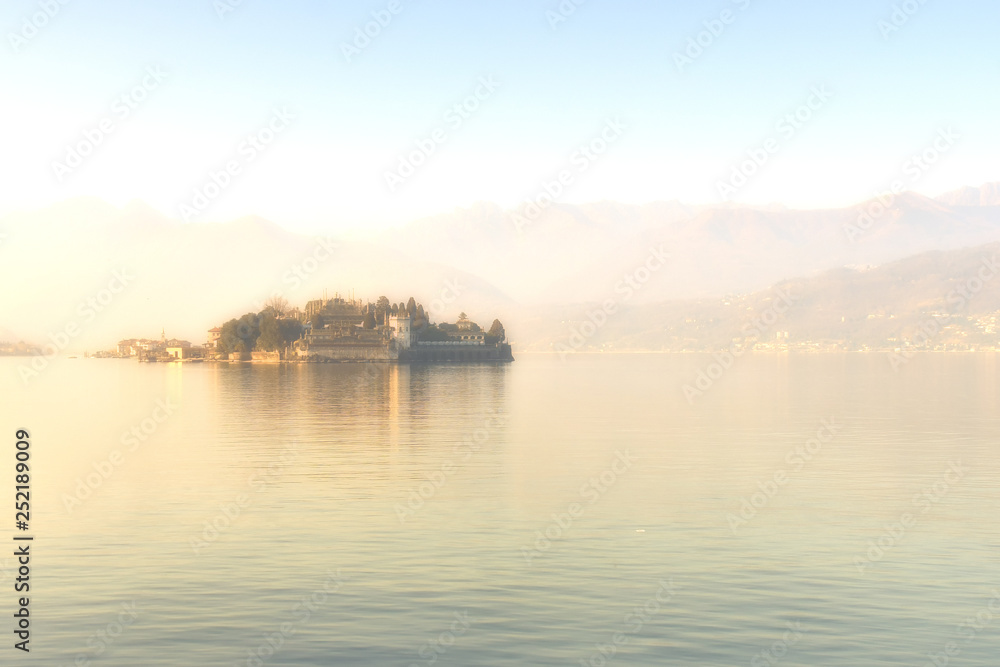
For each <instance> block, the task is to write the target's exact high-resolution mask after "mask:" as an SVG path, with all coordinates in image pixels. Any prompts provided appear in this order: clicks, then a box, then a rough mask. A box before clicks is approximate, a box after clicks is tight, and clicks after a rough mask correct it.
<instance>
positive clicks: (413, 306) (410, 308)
mask: <svg viewBox="0 0 1000 667" xmlns="http://www.w3.org/2000/svg"><path fill="white" fill-rule="evenodd" d="M406 312H407V313H409V314H410V317H416V315H417V300H416V299H414V298H413V297H412V296H411V297H410V300H409V301H407V302H406Z"/></svg>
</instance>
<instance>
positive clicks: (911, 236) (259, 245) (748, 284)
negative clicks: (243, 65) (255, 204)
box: [0, 184, 1000, 351]
mask: <svg viewBox="0 0 1000 667" xmlns="http://www.w3.org/2000/svg"><path fill="white" fill-rule="evenodd" d="M969 190H970V192H971V189H969ZM997 190H998V188H997V185H996V184H993V185H987V186H983V187H982V188H980V189H978V190H976V191H975V192H978V193H979V194H978V199H976V197H974V196H973V195H972V194H970V192H966V191H965V190H963V191H961V193H959V194H956V193H951V194H949V195H945V196H942V197H940V198H938V199H929V198H926V197H922V196H919V195H915V194H904V195H901V196H899V197H896V198H894V200H893V201H892V202H888V203H889V207H888V209H885V208H883V207H882V204H881V203H879V202H877V201H871V202H865V203H863V204H860V205H859V206H856V207H852V208H847V209H837V210H817V211H801V210H791V209H785V208H781V207H767V208H761V207H745V206H736V205H725V206H700V207H695V206H687V205H684V204H681V203H678V202H658V203H652V204H647V205H643V206H633V205H625V204H616V203H612V202H602V203H595V204H588V205H582V206H575V205H565V204H559V205H553V206H551V207H549V208H548V209H546V210H544V211H543V212H542V213H541V215H539V216H537V217H535V218H532V217H530V215H529V212H528V211H525V210H524V209H522V210H520V211H518V212H515V211H508V210H504V209H502V208H500V207H497V206H495V205H492V204H480V205H477V206H474V207H472V208H469V209H456V210H454V211H452V212H450V213H447V214H442V215H439V216H435V217H431V218H425V219H421V220H417V221H414V222H413V223H411V224H409V225H406V226H404V227H402V228H400V229H396V230H392V231H388V232H382V233H379V234H375V235H368V236H364V237H362V236H358V235H355V236H351V237H341V238H337V237H334V238H323V239H317V238H311V237H307V236H302V235H299V234H294V233H291V232H289V231H287V230H284V229H282V228H281V227H279V226H277V225H275V224H273V223H271V222H269V221H267V220H264V219H261V218H244V219H240V220H235V221H232V222H228V223H225V224H209V223H192V224H185V223H181V222H179V221H177V220H172V219H168V218H165V217H163V216H162V215H160V214H159V213H157V212H156V211H155V210H153V209H152V208H150V207H148V206H146V205H144V204H142V203H140V202H134V203H132V204H129V205H127V206H125V207H123V208H117V207H114V206H111V205H109V204H107V203H104V202H101V201H98V200H94V199H75V200H70V201H66V202H63V203H61V204H59V205H56V206H53V207H50V208H48V209H44V210H40V211H29V212H21V213H16V214H12V215H8V216H6V217H4V218H3V219H0V233H3V234H4V235H5V238H4V239H3V240H2V243H0V266H2V267H3V275H4V277H5V281H4V284H5V288H4V290H3V291H2V292H0V328H4V329H8V330H11V331H13V332H17V334H18V335H19V336H21V337H24V338H25V339H26V340H28V341H29V342H45V340H46V339H47V338H48V335H49V334H50V333H53V332H56V331H61V330H64V329H65V328H66V326H67V325H72V324H76V325H78V326H79V327H80V333H79V334H78V335H77V336H76V337H75V338H74V341H73V343H74V351H79V350H81V349H95V348H98V347H101V348H103V347H107V346H109V345H111V344H112V343H114V342H115V341H117V340H119V339H120V338H123V337H132V336H137V337H142V336H158V335H159V333H160V331H161V329H163V328H165V329H166V333H167V335H168V336H175V337H180V338H187V339H189V340H191V341H193V342H201V341H203V340H204V339H205V331H206V330H207V329H208V328H210V327H212V326H215V325H218V324H220V323H222V322H223V321H224V320H226V319H229V318H230V317H234V316H239V315H241V314H242V313H244V312H247V311H249V310H259V309H260V308H261V304H262V302H263V301H264V300H265V299H266V298H267V297H268V296H269V295H271V294H272V293H275V292H278V293H280V294H281V295H282V296H284V297H285V298H287V299H288V300H289V302H291V304H292V305H296V306H300V307H301V306H303V305H304V304H305V302H306V301H308V300H310V299H314V298H319V297H320V296H321V295H322V294H323V291H324V290H328V293H329V295H331V296H332V295H333V293H334V292H335V291H339V292H340V293H341V294H347V293H349V292H350V291H351V290H354V291H355V293H356V294H357V295H358V296H359V297H362V298H366V299H370V300H374V299H375V298H377V297H378V296H379V295H382V294H384V295H386V296H388V297H389V298H390V299H391V300H393V301H400V300H405V299H407V298H408V297H409V296H414V297H415V298H417V300H418V301H421V302H422V303H423V304H424V305H425V307H428V308H431V307H432V305H433V304H435V300H436V299H437V300H438V301H437V302H436V305H437V307H436V308H435V309H434V311H433V317H434V319H436V320H442V319H446V320H453V319H454V318H455V316H456V315H457V314H458V312H459V311H461V310H465V311H467V312H468V313H469V315H470V316H471V317H472V318H473V319H478V320H481V321H482V320H486V321H485V322H484V323H485V324H488V323H489V321H490V320H491V319H492V317H499V318H500V319H501V320H503V321H504V323H505V324H506V325H507V329H508V331H510V332H511V334H512V336H513V337H514V338H515V339H516V340H518V341H519V342H521V343H524V344H529V343H538V344H540V345H544V344H546V341H548V342H551V341H552V340H553V339H554V338H553V336H555V337H558V336H559V335H562V334H560V333H559V327H560V326H562V323H564V322H567V321H570V320H571V319H572V317H573V311H574V308H578V306H574V305H573V304H587V303H594V302H600V301H602V300H605V299H608V298H614V299H619V300H620V301H622V303H621V307H622V309H623V312H632V311H635V312H637V313H640V315H638V316H637V317H639V320H637V322H639V324H641V323H642V322H644V321H645V320H644V319H643V318H645V317H647V314H646V313H647V311H645V310H643V308H642V307H643V306H647V305H651V304H664V303H671V304H673V305H669V306H663V307H661V306H657V308H661V311H662V312H663V313H674V312H675V311H674V310H672V309H675V308H676V309H679V310H677V311H676V312H677V313H681V312H683V309H684V308H701V307H703V305H704V304H705V303H709V302H711V301H712V300H718V299H719V298H721V297H724V296H726V295H730V298H731V299H730V300H732V299H737V298H739V297H738V295H739V294H749V293H753V292H757V291H760V290H763V289H765V288H767V287H768V286H770V285H773V284H775V283H778V282H780V281H782V280H788V279H790V278H796V279H799V278H806V279H810V278H819V277H820V276H821V275H822V276H825V275H826V274H824V272H826V271H829V270H831V269H835V268H838V267H844V266H853V267H868V266H882V265H885V264H887V263H889V262H893V261H896V260H900V259H902V258H905V257H909V256H913V255H917V254H919V253H924V252H927V251H930V250H934V249H936V250H951V249H957V248H962V247H970V246H977V245H982V244H985V243H989V242H992V241H998V240H1000V206H995V205H992V204H990V202H992V201H995V200H996V194H997ZM974 200H975V201H978V202H980V203H979V204H978V205H972V204H967V203H965V202H971V201H974ZM953 202H961V203H953ZM518 213H519V214H521V215H523V216H525V217H524V218H521V228H520V229H519V228H518V225H517V224H516V223H517V218H516V217H515V215H516V214H518ZM866 214H871V216H872V217H871V218H870V219H866V218H864V217H859V216H864V215H866ZM859 220H861V221H862V223H863V224H859ZM525 222H526V223H527V224H524V223H525ZM662 253H666V254H667V255H669V257H668V259H667V261H666V263H665V265H663V266H662V268H659V269H658V270H655V271H650V272H648V274H647V272H646V269H645V268H642V267H643V266H644V264H645V263H646V262H647V260H649V259H650V258H651V257H652V256H653V255H655V254H662ZM324 258H325V259H324ZM654 265H658V264H657V262H652V263H651V264H650V266H654ZM840 270H841V271H843V269H840ZM115 272H118V273H119V274H121V275H123V279H124V280H125V281H126V282H127V285H125V287H124V289H123V290H121V292H120V293H116V294H112V293H111V291H110V288H112V287H113V288H115V289H117V288H118V282H117V279H116V278H115V275H116V273H115ZM122 272H124V273H122ZM845 275H846V274H845ZM865 275H866V279H870V278H871V276H873V275H875V276H877V275H881V274H880V273H879V271H878V270H877V271H875V272H869V274H865ZM626 277H630V278H631V279H633V280H635V279H639V280H640V283H641V284H640V288H638V289H635V290H630V294H629V297H628V298H627V299H623V298H622V293H621V291H620V288H621V286H622V284H623V281H624V280H625V279H626ZM643 280H644V281H645V282H642V281H643ZM845 280H846V279H845ZM845 284H848V283H845ZM452 292H455V293H457V294H456V295H455V296H452ZM833 297H834V295H833V294H826V295H825V296H824V298H825V299H833ZM865 298H866V297H864V295H860V294H859V295H858V296H857V299H858V302H859V303H867V302H866V301H864V299H865ZM88 299H97V300H98V301H97V302H95V303H93V304H90V303H88ZM101 299H103V300H104V303H100V300H101ZM681 302H683V305H678V304H680V303H681ZM817 307H818V306H817ZM657 312H660V311H657ZM678 316H679V315H678ZM617 321H619V322H622V323H625V322H628V321H629V318H628V317H622V318H620V319H619V320H617ZM637 326H638V328H631V327H630V326H625V325H624V324H611V323H609V324H608V328H607V329H606V331H607V332H609V333H610V332H617V333H615V336H616V337H617V338H616V340H619V341H621V344H624V345H632V346H651V347H657V346H658V345H660V344H661V343H659V342H657V339H656V338H655V336H654V337H653V338H648V337H643V336H646V334H641V332H647V330H648V327H644V326H639V325H638V324H637ZM663 326H664V327H665V326H667V322H666V320H664V323H663ZM703 333H704V332H703ZM683 335H684V336H687V335H688V334H687V333H685V334H683ZM699 335H701V334H700V333H698V332H697V331H696V332H694V333H692V334H691V336H693V337H697V336H699ZM706 335H707V334H706Z"/></svg>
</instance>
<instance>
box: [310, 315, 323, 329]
mask: <svg viewBox="0 0 1000 667" xmlns="http://www.w3.org/2000/svg"><path fill="white" fill-rule="evenodd" d="M312 326H313V331H315V330H316V329H322V328H323V327H324V326H326V320H324V319H323V316H322V315H320V314H319V313H316V314H315V315H313V318H312Z"/></svg>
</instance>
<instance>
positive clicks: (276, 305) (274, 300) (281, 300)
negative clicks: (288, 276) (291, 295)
mask: <svg viewBox="0 0 1000 667" xmlns="http://www.w3.org/2000/svg"><path fill="white" fill-rule="evenodd" d="M264 308H270V309H271V310H273V311H274V312H275V314H276V315H277V316H278V317H284V316H285V313H287V312H288V299H286V298H285V297H283V296H281V295H280V294H275V295H273V296H271V297H268V299H267V301H265V302H264Z"/></svg>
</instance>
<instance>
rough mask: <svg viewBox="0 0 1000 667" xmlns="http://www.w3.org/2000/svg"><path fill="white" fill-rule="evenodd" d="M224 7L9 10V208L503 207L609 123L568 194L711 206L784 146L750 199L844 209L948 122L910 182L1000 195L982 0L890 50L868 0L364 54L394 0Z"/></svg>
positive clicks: (515, 10) (467, 21)
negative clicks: (392, 176)
mask: <svg viewBox="0 0 1000 667" xmlns="http://www.w3.org/2000/svg"><path fill="white" fill-rule="evenodd" d="M223 1H224V0H219V3H215V2H213V0H177V1H175V2H170V3H166V2H160V3H149V2H126V1H125V0H110V1H109V0H102V1H101V2H88V1H86V0H68V1H67V3H66V4H65V5H58V0H52V2H53V5H54V6H58V7H59V9H58V12H57V13H56V14H55V15H54V16H53V17H52V18H51V19H49V20H48V21H47V24H46V25H44V26H42V27H41V28H40V29H39V30H38V31H37V34H36V35H35V36H33V37H31V38H30V39H25V40H24V42H23V43H20V44H18V45H17V47H18V48H17V49H16V50H15V46H14V45H13V44H12V42H11V37H10V35H11V34H12V33H13V34H21V32H22V28H23V21H24V20H25V19H28V20H30V19H31V17H32V15H34V14H36V13H37V12H39V11H41V10H40V9H39V7H40V4H39V2H38V0H34V1H29V0H8V1H7V2H6V3H4V10H3V13H2V15H0V28H2V30H3V34H4V40H3V44H2V46H0V90H2V91H3V104H2V105H0V119H2V121H3V122H2V123H0V146H2V150H3V160H2V165H3V166H2V172H0V177H2V179H3V182H4V187H3V188H2V190H0V213H2V212H7V211H10V210H13V209H19V208H34V207H39V206H44V205H46V204H48V203H51V202H55V201H59V200H62V199H66V198H69V197H74V196H79V195H92V196H97V197H101V198H103V199H106V200H108V201H111V202H113V203H116V204H124V203H126V202H128V201H129V200H132V199H141V200H144V201H146V202H148V203H149V204H150V205H152V206H154V207H155V208H157V209H159V210H161V211H163V212H164V213H166V214H168V215H170V216H172V217H178V218H180V217H181V210H182V209H181V208H180V207H181V205H182V204H188V205H190V204H191V203H192V201H193V199H194V191H195V189H199V190H201V189H203V188H204V186H205V184H206V183H210V182H211V181H210V180H209V173H210V171H212V170H218V169H220V168H222V167H223V166H224V165H225V163H226V162H227V161H228V160H232V159H236V160H237V161H241V170H240V173H239V174H238V175H236V176H235V177H233V179H232V181H231V183H230V184H229V185H228V187H226V188H224V189H223V190H222V191H221V192H220V193H219V194H218V195H217V196H216V197H215V199H214V200H213V201H212V202H211V203H210V204H209V205H208V206H207V208H205V210H204V212H201V213H200V214H199V215H198V216H197V217H196V218H193V219H198V220H224V219H229V218H232V217H235V216H239V215H245V214H252V213H254V214H259V215H263V216H266V217H269V218H271V219H274V220H275V221H277V222H279V223H280V224H283V225H285V226H288V227H290V228H294V229H302V230H307V229H309V230H311V229H319V228H327V229H328V228H331V227H343V226H354V225H359V224H366V225H371V224H384V223H389V222H401V221H405V220H407V219H411V218H414V217H418V216H421V215H426V214H433V213H436V212H441V211H447V210H450V209H452V208H454V207H455V206H465V205H468V204H471V203H473V202H476V201H494V202H497V203H499V204H502V205H505V206H511V205H515V204H517V203H518V202H521V201H523V200H525V199H528V198H531V197H534V196H536V195H537V194H538V192H540V187H541V183H542V181H543V180H544V179H552V178H553V177H554V176H555V175H556V173H557V172H558V171H560V170H561V169H566V168H569V167H570V165H571V164H572V162H571V159H572V156H573V154H574V152H575V150H576V149H577V147H578V146H580V145H581V144H583V143H585V142H589V141H590V140H591V139H593V138H595V137H597V136H599V135H600V131H601V128H602V127H604V125H605V123H606V122H607V121H608V120H609V119H613V118H620V119H621V121H622V122H623V123H624V124H625V125H626V128H627V129H626V130H625V131H624V133H623V134H622V136H621V137H620V138H619V139H617V140H616V141H614V142H613V143H612V144H611V145H610V147H609V148H608V150H607V153H606V154H605V155H603V156H601V157H600V158H599V159H597V160H595V161H594V162H593V164H592V165H591V168H590V169H588V170H587V171H586V173H576V172H574V178H573V183H572V184H571V185H570V186H569V187H568V188H567V189H566V191H565V192H564V194H563V195H562V196H561V201H566V202H587V201H595V200H603V199H614V200H620V201H625V202H632V203H643V202H649V201H656V200H667V199H680V200H682V201H685V202H688V203H695V204H700V203H717V202H720V201H722V199H721V196H720V194H719V187H718V184H719V182H720V180H722V179H728V178H729V177H730V175H731V172H732V170H733V168H734V167H736V166H737V165H739V163H740V161H741V160H743V159H745V157H746V155H745V154H746V151H747V150H751V149H757V148H759V147H760V146H762V145H763V144H764V143H765V141H766V140H768V139H769V138H774V139H776V140H777V144H778V150H777V151H776V152H774V154H773V155H770V156H769V158H768V162H767V164H765V165H764V166H763V167H762V168H760V169H759V170H758V171H757V173H755V174H754V175H753V176H752V177H750V178H749V179H748V181H747V183H746V185H744V186H742V187H740V188H738V191H737V192H736V193H735V194H734V195H733V196H732V198H733V199H734V200H735V201H738V202H745V203H751V204H766V203H769V202H781V203H785V204H788V205H791V206H799V207H825V206H840V205H847V204H850V203H854V202H857V201H859V200H862V199H865V198H868V197H870V196H872V195H874V194H875V193H876V192H877V191H879V190H880V189H885V188H887V187H888V186H889V184H890V183H891V182H892V181H893V180H894V179H897V178H900V177H901V175H902V174H903V173H904V171H903V164H904V162H905V161H906V160H907V159H908V158H909V157H910V156H911V155H912V154H914V153H917V152H922V151H923V150H925V149H926V148H929V147H930V146H932V145H933V142H934V138H935V136H936V134H937V133H938V131H939V130H940V129H942V128H947V127H951V128H953V130H954V132H956V133H957V134H958V135H959V136H960V139H959V140H958V141H957V142H955V144H954V145H953V146H951V147H949V149H948V150H947V152H946V153H944V154H943V155H942V156H941V158H940V159H939V160H938V161H937V163H936V164H934V165H933V166H931V167H930V168H928V169H927V170H926V171H924V172H921V175H920V177H919V178H914V179H907V185H908V186H910V187H912V188H913V189H915V190H917V191H920V192H924V193H926V194H938V193H940V192H943V191H945V190H948V189H952V188H955V187H958V186H961V185H980V184H982V183H984V182H988V181H994V180H1000V166H998V161H997V160H996V156H997V155H1000V125H998V123H997V122H996V117H997V115H998V114H997V112H998V104H997V97H998V95H1000V92H998V91H1000V85H998V84H1000V81H998V79H1000V46H998V42H997V41H996V38H995V32H996V26H998V25H1000V6H998V5H997V3H993V2H986V1H985V0H981V1H971V0H950V1H949V2H947V3H946V2H943V0H936V1H935V0H928V1H927V2H925V4H923V5H920V4H919V2H918V0H912V5H913V6H914V7H918V9H917V11H916V12H915V13H914V14H913V16H912V17H909V18H908V20H907V21H906V22H905V23H904V24H903V25H902V26H901V27H900V29H899V30H897V31H894V32H892V33H891V34H889V35H888V38H887V39H886V38H884V37H883V34H882V33H881V31H880V29H879V27H878V23H879V21H883V20H885V21H888V20H890V17H891V16H892V13H893V2H882V1H877V0H867V1H862V0H847V1H844V2H839V3H805V2H792V1H791V0H750V1H749V2H748V1H747V0H739V1H738V2H733V1H731V0H718V1H711V2H691V1H687V2H653V1H640V0H617V1H616V2H613V3H612V2H609V1H607V0H586V1H585V2H583V3H582V4H581V5H580V6H578V7H577V8H576V11H575V12H574V13H573V14H572V15H571V16H569V17H568V18H567V20H566V21H565V22H562V23H559V24H558V26H557V27H556V29H553V28H552V27H551V26H550V24H549V20H548V19H547V17H546V12H547V11H558V7H559V4H560V3H559V2H557V1H551V2H527V1H525V0H504V1H503V2H501V1H499V0H493V1H488V2H475V3H473V2H457V1H447V2H432V1H431V0H412V1H409V2H408V1H406V0H400V1H399V6H400V7H401V8H402V9H401V11H400V12H399V13H398V14H396V15H394V16H392V21H391V23H389V24H388V25H387V26H386V27H384V28H383V29H382V30H381V33H380V34H379V35H377V36H376V37H374V38H373V39H372V40H371V43H370V44H369V45H368V46H367V47H366V48H365V49H364V50H363V51H362V52H361V53H360V54H357V55H355V56H354V58H353V61H352V62H347V59H346V58H345V56H344V54H343V53H342V44H344V43H349V42H351V41H352V39H353V38H354V30H355V28H356V27H363V26H364V24H365V23H366V22H368V21H371V20H372V17H371V14H370V13H371V12H373V11H379V10H384V9H385V8H386V7H388V6H389V4H390V2H389V1H388V0H385V1H376V2H357V3H322V2H315V1H307V0H301V1H290V2H280V3H279V2H265V1H264V0H243V1H242V2H241V3H240V4H239V5H238V6H236V7H235V8H234V9H233V11H231V12H228V13H226V14H225V16H224V18H220V17H219V16H218V15H217V13H216V9H215V5H216V4H221V3H222V2H223ZM42 4H44V3H42ZM564 4H567V5H568V4H569V0H567V3H564ZM898 4H903V3H898ZM744 7H745V9H744ZM724 10H729V11H731V12H732V21H731V23H730V24H729V25H726V26H725V27H724V30H723V31H722V32H721V34H720V35H718V36H717V37H713V38H712V39H711V40H708V39H706V35H703V36H702V37H703V41H705V42H706V43H708V42H709V41H711V43H710V44H709V45H708V46H707V47H706V48H705V49H704V51H703V53H702V54H701V55H700V56H698V57H697V58H696V59H694V60H693V62H691V63H689V64H688V65H687V66H686V67H685V68H684V70H683V71H678V67H677V65H676V63H675V53H678V52H682V51H683V50H684V49H685V47H686V46H687V44H688V40H689V39H691V38H697V36H698V34H699V32H701V31H703V30H705V27H704V26H703V22H704V21H712V20H713V19H716V18H718V17H719V16H720V15H721V13H722V12H723V11H724ZM15 41H16V40H15ZM157 66H158V67H160V68H161V69H162V71H164V72H166V74H167V77H166V79H165V80H164V81H163V82H162V83H161V84H159V85H157V86H156V87H155V89H152V90H150V91H149V92H148V97H147V99H145V100H144V101H142V102H140V103H138V104H137V105H136V109H135V110H134V111H132V112H131V113H130V115H129V116H128V117H127V118H119V117H118V116H116V115H115V113H114V112H113V111H112V109H113V106H112V105H113V104H114V102H115V100H116V98H118V97H119V96H120V95H121V94H123V93H125V92H126V91H128V90H130V89H131V88H133V87H134V86H136V85H138V84H139V83H140V82H141V81H142V80H143V77H144V70H146V68H147V67H157ZM484 76H492V77H494V79H495V80H496V81H497V82H498V83H499V87H498V89H497V90H496V91H495V92H494V93H492V94H491V95H489V97H488V98H487V99H484V100H483V101H482V102H481V104H480V107H479V109H478V110H476V111H475V112H473V113H471V114H470V116H469V118H468V119H466V120H464V121H463V123H462V125H461V126H460V127H458V128H457V129H456V128H453V127H451V126H450V125H449V123H448V122H446V120H445V114H446V112H447V111H448V109H449V107H451V106H452V105H454V104H455V103H458V102H460V101H461V100H463V99H464V98H465V97H467V96H468V95H470V94H471V93H472V92H473V91H474V90H475V89H476V87H477V85H478V84H477V81H478V80H479V79H480V77H484ZM815 86H825V88H826V89H827V90H829V91H830V92H831V93H832V97H831V98H830V99H829V100H828V101H826V102H824V103H822V104H821V105H818V107H819V108H817V109H816V110H815V111H814V112H813V113H812V117H811V118H810V119H809V120H807V121H806V122H804V123H802V126H801V128H800V129H798V130H797V131H796V132H795V134H794V136H790V137H789V136H783V135H782V133H781V132H780V131H779V130H778V128H777V124H778V123H779V122H780V120H781V119H782V117H783V116H785V114H787V113H789V112H792V111H794V110H795V109H796V108H797V107H799V106H800V105H802V104H803V103H805V102H806V101H807V99H808V98H809V97H810V90H811V89H813V88H814V87H815ZM282 107H284V108H287V109H288V110H289V111H291V112H292V113H294V115H295V120H294V121H293V122H292V123H291V124H290V125H289V126H288V128H287V129H285V130H284V131H282V132H281V133H280V134H279V135H278V136H277V138H276V139H275V140H274V142H273V143H272V144H270V145H268V146H267V147H266V148H265V149H264V150H262V151H260V152H259V153H258V155H257V156H256V157H255V159H254V160H253V161H252V163H250V162H248V161H244V157H245V154H244V153H241V152H240V150H239V146H240V144H241V142H242V141H243V140H244V138H245V137H246V136H247V135H248V134H249V133H250V132H257V131H258V130H260V129H261V128H264V127H266V126H267V123H268V122H269V120H270V119H271V118H272V115H273V110H274V109H280V108H282ZM104 118H111V119H112V120H113V124H114V128H113V131H112V132H111V134H109V135H107V136H106V137H104V138H103V139H102V141H101V144H100V145H98V146H97V147H96V148H95V149H94V151H93V153H92V154H91V155H89V156H87V157H85V158H84V159H83V162H82V164H81V165H80V166H79V167H78V168H76V169H74V170H72V172H70V173H68V174H64V179H63V181H62V182H59V180H58V179H57V178H56V176H55V174H54V167H53V162H54V161H62V160H65V159H66V158H65V156H66V153H67V150H68V147H69V146H71V145H74V144H77V143H78V142H80V141H81V140H83V139H84V135H83V133H84V131H85V130H93V128H96V127H98V125H99V123H100V121H101V120H102V119H104ZM436 128H443V129H444V130H445V131H446V135H447V141H445V142H444V143H443V144H440V145H437V146H436V148H435V151H434V154H433V155H431V156H430V158H428V159H427V160H426V162H425V163H424V164H422V165H421V166H420V167H419V168H418V169H417V170H416V172H415V173H414V175H413V176H410V177H409V178H407V179H405V182H404V183H403V184H402V185H401V186H400V187H398V188H397V189H396V190H395V191H390V189H389V187H388V186H387V185H386V178H385V172H386V171H388V170H390V169H394V168H396V166H397V163H398V159H399V156H400V155H403V154H406V153H408V152H410V151H412V150H413V149H414V148H415V145H414V142H415V141H417V140H420V139H424V138H426V137H428V136H430V135H431V133H432V131H434V130H435V129H436Z"/></svg>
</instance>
